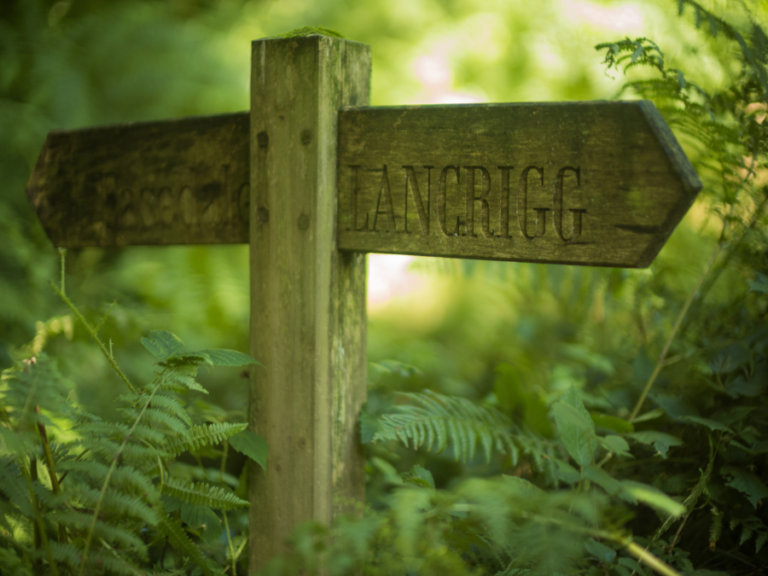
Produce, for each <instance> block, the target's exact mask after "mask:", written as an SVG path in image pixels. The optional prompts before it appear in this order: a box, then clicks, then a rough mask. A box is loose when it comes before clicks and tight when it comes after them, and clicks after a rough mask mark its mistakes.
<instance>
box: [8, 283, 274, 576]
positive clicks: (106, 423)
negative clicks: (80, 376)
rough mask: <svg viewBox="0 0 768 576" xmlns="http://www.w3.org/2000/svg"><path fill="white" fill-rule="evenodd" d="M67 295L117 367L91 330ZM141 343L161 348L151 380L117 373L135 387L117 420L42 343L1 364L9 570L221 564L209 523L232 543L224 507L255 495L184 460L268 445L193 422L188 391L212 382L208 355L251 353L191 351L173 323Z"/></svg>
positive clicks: (126, 570) (236, 358)
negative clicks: (81, 391) (201, 373)
mask: <svg viewBox="0 0 768 576" xmlns="http://www.w3.org/2000/svg"><path fill="white" fill-rule="evenodd" d="M61 295H62V297H63V298H64V300H65V302H66V303H67V304H68V305H69V306H70V308H71V309H72V312H73V314H74V315H75V316H77V317H78V318H80V319H81V320H83V322H85V328H86V330H87V331H88V332H90V333H91V334H92V335H93V336H94V338H95V339H96V341H97V343H98V345H99V347H100V348H102V350H103V351H104V352H105V353H106V354H110V356H109V357H108V360H109V362H110V364H113V365H114V366H115V367H116V363H115V362H114V358H113V357H112V356H111V352H110V351H109V350H107V347H106V346H105V345H104V343H103V342H101V340H100V339H99V336H98V335H97V333H96V330H95V328H93V326H91V325H90V324H88V323H87V321H86V320H85V318H83V317H82V314H81V313H80V312H79V310H77V309H76V308H75V307H74V306H73V305H72V303H71V302H70V301H69V299H68V298H67V297H66V296H64V295H63V294H61ZM142 342H143V344H144V346H145V347H146V349H147V350H148V351H149V352H150V353H151V354H152V355H153V356H154V357H155V360H156V363H155V375H154V378H153V379H152V380H151V381H150V382H149V383H148V384H146V385H143V386H137V385H134V384H132V383H131V382H129V381H128V380H126V379H125V378H126V377H125V375H124V374H123V373H122V372H121V371H119V372H117V374H118V376H119V378H120V380H122V383H123V384H125V385H126V388H127V389H128V392H127V393H125V394H122V395H119V396H117V397H116V402H117V405H118V409H117V417H116V418H115V419H109V418H105V417H103V416H101V415H96V414H92V413H90V412H88V411H87V410H85V409H84V408H83V407H82V406H80V404H79V403H78V401H77V398H76V397H75V388H74V387H73V385H72V383H71V382H70V381H68V380H67V379H66V378H65V377H64V376H63V375H62V374H61V373H60V372H59V370H58V367H57V362H56V361H55V360H54V359H52V358H50V357H49V356H48V355H47V354H46V353H45V352H43V351H38V353H37V354H36V355H34V356H29V357H27V358H26V359H25V360H24V361H22V362H19V363H17V364H16V365H15V366H13V367H12V368H9V369H7V370H5V371H4V372H3V375H2V385H1V386H0V405H2V406H3V411H2V414H0V419H1V420H2V426H0V437H1V438H2V445H1V446H0V493H1V494H2V498H1V499H0V540H2V546H1V548H2V549H3V558H4V562H3V570H12V571H11V572H3V573H13V574H33V573H34V574H37V573H41V572H42V573H48V574H62V575H63V574H95V573H99V574H140V573H146V570H147V569H151V570H152V571H153V573H157V574H159V573H169V574H170V573H178V571H179V570H185V571H191V572H190V573H203V574H219V573H223V568H222V566H223V561H224V560H225V556H224V553H223V551H220V550H217V548H216V546H214V545H213V543H212V542H211V538H210V536H206V534H205V533H206V532H208V533H209V534H212V535H213V537H214V542H215V540H217V539H218V538H219V537H220V535H221V534H222V533H224V534H225V538H226V539H227V540H228V541H229V542H230V548H229V550H230V551H232V550H234V547H233V546H232V545H231V538H232V536H231V535H230V533H229V529H228V524H227V521H226V512H227V511H231V510H236V509H242V508H245V507H247V506H248V502H247V501H245V500H243V499H241V498H240V497H238V496H237V495H236V494H235V493H234V492H233V490H232V488H233V486H231V485H228V482H227V480H226V475H225V474H224V472H223V470H221V471H216V470H213V471H212V472H213V477H215V480H214V481H213V482H211V481H208V480H200V479H198V478H197V477H196V476H197V473H196V471H197V472H205V468H197V467H190V466H189V465H184V464H183V462H182V460H183V458H185V457H187V458H188V457H194V456H195V455H196V454H203V453H205V452H206V451H208V452H210V451H211V450H212V449H214V448H215V447H217V446H221V445H223V446H226V445H227V441H228V440H229V439H233V438H238V440H237V441H236V444H237V448H236V449H237V450H239V451H242V452H244V453H246V454H254V455H257V456H258V461H259V463H260V464H262V465H264V463H265V458H266V452H265V448H264V446H263V441H261V439H260V438H259V437H257V436H256V435H255V434H252V433H248V435H244V432H245V427H246V425H245V424H242V423H230V422H196V420H197V419H198V416H196V415H195V411H194V410H192V409H191V406H188V397H189V395H190V394H192V393H199V392H205V389H204V388H203V387H202V386H201V385H200V384H199V383H198V382H197V381H196V379H195V377H196V373H197V368H198V366H200V365H201V364H209V365H212V366H244V365H248V364H252V363H254V362H255V361H254V360H253V359H252V358H251V357H250V356H247V355H245V354H241V353H239V352H235V351H231V350H200V351H186V350H185V349H184V347H183V345H182V343H181V341H180V340H179V339H178V338H176V337H175V336H174V335H173V334H171V333H168V332H162V331H156V332H152V333H151V334H149V335H148V336H147V337H146V338H144V339H143V341H142ZM116 384H118V382H108V383H107V385H112V386H114V385H116ZM233 447H234V446H233ZM234 482H235V483H237V480H236V479H235V480H234ZM216 511H218V513H219V514H221V516H219V514H216ZM222 523H224V526H225V527H226V530H225V529H224V528H222V526H221V524H222ZM239 538H240V539H241V540H242V539H243V538H244V536H242V535H241V536H239ZM241 550H242V547H241ZM236 560H237V558H236V557H231V558H230V559H229V561H231V566H230V567H232V568H233V567H235V566H236ZM233 570H234V568H233Z"/></svg>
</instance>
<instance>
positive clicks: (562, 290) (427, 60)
mask: <svg viewBox="0 0 768 576" xmlns="http://www.w3.org/2000/svg"><path fill="white" fill-rule="evenodd" d="M762 11H763V12H765V7H764V6H763V8H762ZM303 26H323V27H327V28H331V29H333V30H337V31H339V32H340V33H342V34H343V35H344V36H346V37H348V38H351V39H354V40H358V41H361V42H365V43H368V44H370V46H371V48H372V54H373V88H372V103H373V104H376V105H383V104H417V103H438V102H472V101H488V102H514V101H537V100H538V101H544V100H569V99H570V100H575V99H607V98H612V97H614V96H615V94H616V92H617V90H618V89H619V86H620V84H621V82H622V78H620V77H619V78H616V77H615V76H616V74H607V73H606V72H605V69H604V66H603V64H602V63H601V61H602V54H600V53H598V52H597V51H595V49H594V45H595V44H597V43H598V42H603V41H611V40H618V39H621V38H623V37H625V36H631V37H635V36H641V35H643V36H649V37H652V38H654V39H656V40H657V41H658V42H660V43H663V49H664V50H665V52H666V54H667V56H668V57H669V58H670V59H677V60H678V61H680V62H683V63H688V64H690V65H691V69H692V70H701V71H702V72H704V71H706V73H705V74H702V75H700V77H698V78H697V79H696V81H697V82H699V83H702V84H704V85H716V84H717V83H718V82H721V81H722V78H723V76H724V72H723V67H722V64H721V62H720V60H719V58H718V54H717V49H716V46H715V47H714V49H713V48H712V46H704V45H701V41H700V39H697V40H696V43H695V44H694V45H693V46H694V47H693V48H692V47H691V45H689V44H688V42H689V41H691V39H692V38H693V36H694V28H693V26H692V24H691V23H690V22H688V23H686V21H684V20H681V19H679V18H677V17H676V2H674V1H658V2H654V1H646V2H618V1H609V0H604V1H588V0H539V1H537V2H536V3H535V4H533V3H531V2H529V1H528V0H517V1H510V0H495V1H494V0H482V1H480V0H408V1H403V0H394V1H392V0H388V1H384V0H379V1H375V2H365V1H360V0H355V1H345V0H280V1H254V2H247V1H244V0H220V1H212V0H210V1H205V0H172V1H167V2H148V1H136V0H131V1H128V0H112V1H109V2H106V1H97V0H71V1H58V2H54V1H43V0H23V1H22V0H17V1H13V0H11V1H10V2H9V1H4V2H3V3H2V7H1V8H0V134H2V139H1V142H0V175H1V176H2V178H0V231H1V233H2V239H3V242H2V243H1V244H0V366H3V367H4V366H7V365H8V364H9V363H10V362H11V359H12V358H13V357H14V355H15V354H16V355H18V354H21V353H23V351H19V347H20V346H21V345H23V344H24V343H26V342H28V341H29V340H30V339H32V337H33V336H34V334H35V332H36V330H37V328H36V326H37V323H38V322H40V321H45V320H46V319H48V318H50V317H55V316H57V315H59V314H63V313H64V307H63V305H62V304H61V303H60V302H59V301H58V300H57V298H56V297H55V295H54V294H53V292H52V291H51V289H50V288H49V286H48V282H49V281H51V280H57V279H58V255H57V253H56V251H55V249H54V247H53V246H52V245H51V244H50V242H49V241H48V239H47V238H46V237H45V234H44V232H43V231H42V229H41V227H40V225H39V224H38V222H37V219H36V217H35V215H34V214H33V212H32V210H31V209H30V206H29V204H28V203H27V200H26V197H25V194H24V188H25V183H26V181H27V178H28V176H29V173H30V171H31V169H32V167H33V165H34V162H35V160H36V157H37V154H38V153H39V151H40V148H41V145H42V143H43V140H44V138H45V135H46V133H47V132H48V131H50V130H60V129H72V128H78V127H83V126H90V125H99V124H108V123H117V122H125V121H142V120H152V119H160V118H174V117H182V116H189V115H210V114H218V113H222V112H229V111H237V110H245V109H247V108H248V102H249V94H248V82H249V67H250V63H249V55H250V48H249V46H250V41H251V40H253V39H256V38H260V37H264V36H270V35H275V34H280V33H285V32H287V31H290V30H292V29H295V28H299V27H303ZM702 206H703V204H701V203H699V204H697V206H696V207H694V210H692V212H691V213H690V214H689V215H688V216H687V217H686V219H685V221H684V222H683V224H682V225H681V226H680V228H679V229H678V231H677V232H676V233H675V235H674V236H673V237H672V239H671V240H670V242H669V244H668V246H667V247H666V248H665V249H664V250H663V251H662V254H661V255H660V256H659V258H658V260H657V262H656V263H654V265H653V266H652V267H651V268H650V269H649V270H633V271H623V270H611V269H587V268H583V269H579V268H571V267H567V266H546V267H545V266H537V265H530V264H514V263H483V262H461V261H450V260H436V259H416V260H413V259H403V258H402V257H400V258H399V257H380V256H371V257H370V259H369V266H370V274H369V276H370V283H371V286H370V290H369V293H370V300H371V302H370V330H369V357H370V361H371V370H370V379H371V381H372V382H374V383H375V384H376V385H380V386H385V387H386V386H387V381H388V379H391V378H393V374H397V382H398V383H397V385H398V386H400V387H402V386H404V385H407V386H412V387H413V388H415V389H420V388H423V387H432V388H436V389H440V390H443V391H446V392H450V393H461V394H465V395H468V396H472V397H483V396H485V395H487V394H489V393H493V392H495V393H496V394H497V396H498V397H499V401H501V402H504V401H505V395H507V396H509V395H510V394H512V395H514V394H525V395H531V394H534V395H535V394H537V393H541V394H546V393H547V391H548V390H550V389H551V387H552V386H555V388H556V387H557V382H559V381H562V382H566V381H567V382H572V381H573V379H574V378H576V379H581V380H583V381H586V379H591V380H595V379H596V380H597V381H610V380H612V379H617V380H624V379H623V378H621V379H618V378H617V377H616V373H617V372H621V371H623V372H627V373H632V372H633V371H634V372H636V373H637V375H636V379H637V380H638V381H639V380H642V378H643V377H644V376H646V375H647V374H645V373H644V372H643V371H644V370H646V368H644V364H643V362H646V361H647V358H646V357H647V356H648V355H652V354H657V351H655V350H651V351H648V352H647V354H646V352H644V346H645V345H646V344H647V343H648V342H649V341H650V340H652V336H653V335H652V334H648V330H649V328H648V327H646V326H644V323H646V322H647V319H648V318H650V317H651V316H652V315H653V314H657V315H661V318H662V322H661V324H660V327H661V328H660V329H663V328H664V327H668V326H669V323H670V322H671V321H672V319H671V317H668V316H669V314H668V312H669V311H668V310H666V306H667V301H666V299H665V298H666V296H667V295H668V293H669V292H673V293H675V292H676V293H677V294H679V295H684V294H685V293H687V290H689V289H690V287H691V286H692V283H693V281H694V279H695V277H696V276H697V275H698V273H699V271H700V270H701V269H702V268H703V266H704V261H705V260H706V258H707V257H708V250H709V247H710V246H711V245H713V242H714V235H713V234H712V233H711V232H709V231H708V228H707V220H706V210H705V209H704V208H703V207H702ZM67 288H68V292H69V294H70V296H71V297H72V298H73V300H74V301H75V302H76V303H77V304H78V305H79V306H81V307H83V308H84V310H85V312H86V314H87V315H88V316H89V317H90V318H92V319H94V321H101V322H103V324H102V327H101V334H102V335H103V336H104V337H105V338H108V339H109V340H110V341H111V342H112V343H113V345H114V350H115V354H116V357H117V358H118V361H120V362H121V363H122V364H123V366H124V367H125V369H126V370H127V371H128V372H129V373H131V374H133V375H134V376H135V377H142V376H143V375H144V372H143V371H144V370H148V369H149V363H148V362H145V361H144V352H143V351H142V350H141V349H140V347H139V346H138V340H139V337H140V336H141V335H142V334H145V333H146V332H147V331H148V330H150V329H154V328H162V329H167V330H171V331H173V332H174V333H176V334H177V335H178V336H179V337H181V338H182V339H183V340H184V341H185V342H186V343H187V344H188V345H190V346H193V347H194V346H205V347H228V348H237V349H240V350H247V348H248V334H247V327H248V307H249V302H248V271H247V248H246V247H244V246H216V247H194V248H190V247H168V248H142V247H137V248H129V249H123V250H105V249H86V250H77V251H70V252H69V253H68V255H67ZM673 312H674V310H673ZM665 314H667V316H664V315H665ZM664 318H666V319H665V320H664ZM52 326H53V328H54V329H53V332H55V331H56V329H58V328H57V327H56V325H52ZM62 326H64V328H66V327H67V326H68V325H67V323H66V322H64V323H63V324H62ZM629 328H631V329H629ZM49 332H50V330H49ZM71 339H73V340H74V342H71V341H70V340H71ZM84 340H85V335H84V334H83V333H82V331H81V330H80V329H79V327H75V328H74V331H73V332H72V331H69V330H64V332H63V333H62V335H61V336H57V337H56V336H53V337H52V338H51V340H50V342H49V344H48V346H49V347H50V348H51V349H52V350H53V351H54V352H55V350H56V349H57V347H60V346H64V345H65V346H66V351H67V352H66V354H65V355H64V356H63V357H62V359H61V361H62V362H63V363H66V364H69V369H70V370H71V371H70V372H69V373H70V374H72V377H73V379H75V380H76V381H77V384H78V389H79V390H80V392H79V396H80V397H81V400H82V401H84V402H86V403H93V404H96V405H98V404H102V403H103V404H104V405H105V406H108V405H109V402H110V400H111V398H112V395H113V393H114V387H115V385H116V382H115V381H114V376H113V375H112V374H111V373H109V371H108V368H107V366H106V365H105V363H104V362H103V361H102V359H101V358H100V357H99V356H98V354H97V353H96V351H95V349H94V348H92V347H91V346H89V345H85V344H84ZM81 342H83V345H80V343H81ZM390 361H396V363H400V364H402V365H404V366H409V367H410V369H409V371H408V372H407V374H408V377H407V378H403V373H402V371H401V370H399V371H393V369H392V363H391V362H390ZM505 366H506V367H509V366H515V370H511V369H505ZM631 379H632V376H631V374H630V380H631ZM512 380H514V381H515V382H511V381H512ZM520 381H524V382H525V386H523V387H520V386H518V384H520ZM207 383H208V385H209V386H211V387H212V389H213V390H214V392H215V398H216V399H217V400H218V401H219V402H221V403H223V404H224V406H225V407H228V408H233V409H240V410H242V409H243V406H244V402H245V398H246V397H247V390H246V387H247V385H246V380H244V379H243V378H241V377H240V375H239V374H238V373H236V372H233V373H226V372H224V373H222V372H221V371H219V372H217V375H216V377H215V378H214V377H213V376H210V380H209V381H208V382H207ZM404 383H405V384H404ZM628 393H629V392H628V391H626V390H624V391H622V390H617V391H616V394H628ZM506 401H508V402H512V401H513V399H511V398H507V399H506ZM540 416H541V414H540ZM541 425H545V424H541Z"/></svg>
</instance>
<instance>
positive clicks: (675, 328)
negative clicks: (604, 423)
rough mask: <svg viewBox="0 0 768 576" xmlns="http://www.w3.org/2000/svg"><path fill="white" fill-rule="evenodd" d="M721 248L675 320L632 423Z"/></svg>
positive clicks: (718, 248) (637, 403)
mask: <svg viewBox="0 0 768 576" xmlns="http://www.w3.org/2000/svg"><path fill="white" fill-rule="evenodd" d="M721 248H722V244H718V246H717V247H716V248H715V250H714V252H713V253H712V256H710V258H709V261H708V262H707V265H706V267H705V268H704V272H703V273H702V274H701V276H700V277H699V280H698V282H696V286H695V287H694V288H693V290H691V293H690V294H689V295H688V298H687V299H686V300H685V303H684V304H683V307H682V308H681V309H680V312H679V313H678V315H677V318H676V319H675V324H674V325H673V326H672V330H671V331H670V332H669V336H667V341H666V342H665V343H664V348H662V350H661V354H659V358H658V360H656V365H655V366H654V367H653V372H652V373H651V376H650V378H648V381H647V382H646V383H645V387H644V388H643V391H642V392H641V393H640V397H639V398H638V399H637V402H636V403H635V407H634V408H633V409H632V413H631V414H630V415H629V421H630V422H634V421H635V419H636V418H637V416H638V414H639V413H640V410H641V409H642V407H643V404H644V403H645V399H646V398H647V396H648V393H649V392H650V391H651V388H653V385H654V384H655V383H656V379H657V378H658V377H659V374H660V373H661V370H662V368H664V365H665V362H666V359H667V354H669V349H670V348H671V347H672V342H674V340H675V338H676V337H677V333H678V332H679V330H680V326H682V324H683V320H685V317H686V315H687V314H688V310H690V308H691V305H692V304H693V302H694V300H695V299H696V296H697V295H698V293H699V290H700V289H701V286H702V284H704V280H705V279H706V278H707V276H708V275H709V273H710V272H711V271H712V266H713V265H714V263H715V260H716V259H717V256H718V254H719V253H720V250H721Z"/></svg>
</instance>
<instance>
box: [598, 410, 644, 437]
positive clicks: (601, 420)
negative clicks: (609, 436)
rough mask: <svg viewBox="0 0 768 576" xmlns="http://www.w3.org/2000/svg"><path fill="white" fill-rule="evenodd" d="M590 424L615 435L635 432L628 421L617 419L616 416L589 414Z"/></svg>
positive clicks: (599, 413)
mask: <svg viewBox="0 0 768 576" xmlns="http://www.w3.org/2000/svg"><path fill="white" fill-rule="evenodd" d="M589 415H590V417H591V418H592V422H594V423H595V426H597V427H598V428H603V429H605V430H610V431H611V432H616V433H617V434H630V433H632V432H634V431H635V427H634V425H633V424H632V422H630V421H629V420H625V419H624V418H619V417H618V416H611V415H610V414H603V413H601V412H590V413H589Z"/></svg>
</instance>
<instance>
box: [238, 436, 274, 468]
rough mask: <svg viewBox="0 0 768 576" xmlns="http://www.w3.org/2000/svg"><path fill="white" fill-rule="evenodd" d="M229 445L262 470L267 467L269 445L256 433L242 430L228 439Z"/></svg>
mask: <svg viewBox="0 0 768 576" xmlns="http://www.w3.org/2000/svg"><path fill="white" fill-rule="evenodd" d="M229 445H230V446H231V447H232V449H233V450H237V451H238V452H240V453H241V454H243V455H245V456H247V457H248V458H250V459H251V460H253V461H254V462H256V463H257V464H258V465H259V466H261V468H262V470H266V469H267V457H268V455H269V447H268V446H267V441H266V440H264V438H262V437H261V436H259V435H258V434H256V433H254V432H251V431H250V430H243V431H242V432H240V433H238V434H235V435H234V436H232V437H231V438H230V439H229Z"/></svg>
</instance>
